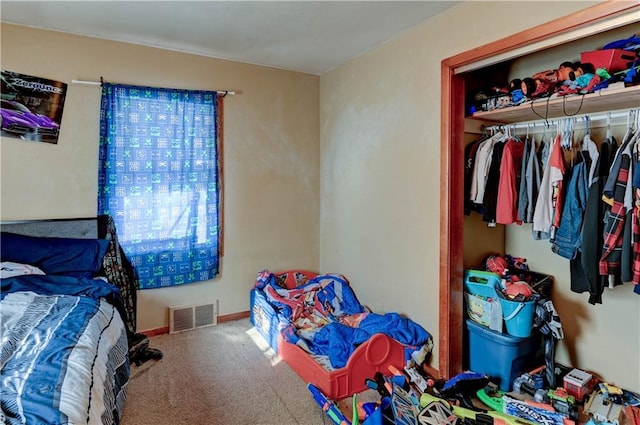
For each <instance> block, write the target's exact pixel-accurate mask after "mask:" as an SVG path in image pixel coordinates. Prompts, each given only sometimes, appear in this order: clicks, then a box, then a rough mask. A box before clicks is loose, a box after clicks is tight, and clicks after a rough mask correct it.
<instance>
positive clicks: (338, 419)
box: [307, 383, 351, 425]
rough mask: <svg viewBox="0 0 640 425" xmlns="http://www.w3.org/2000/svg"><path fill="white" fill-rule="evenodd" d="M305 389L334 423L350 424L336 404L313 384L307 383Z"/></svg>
mask: <svg viewBox="0 0 640 425" xmlns="http://www.w3.org/2000/svg"><path fill="white" fill-rule="evenodd" d="M307 389H308V390H309V392H311V394H312V395H313V399H314V400H315V401H316V403H318V405H319V406H320V407H321V408H322V411H323V412H324V413H325V414H326V415H327V416H328V417H329V419H331V421H333V423H334V424H335V425H351V422H350V421H349V420H348V419H347V418H346V417H345V416H344V415H343V414H342V412H341V411H340V409H339V408H338V406H336V404H335V403H334V402H333V401H331V400H329V399H328V398H327V397H326V396H325V395H324V394H322V391H320V390H319V389H318V387H316V386H315V385H313V384H311V383H309V384H307Z"/></svg>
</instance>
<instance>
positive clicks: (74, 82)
mask: <svg viewBox="0 0 640 425" xmlns="http://www.w3.org/2000/svg"><path fill="white" fill-rule="evenodd" d="M102 83H103V81H83V80H71V84H82V85H85V86H101V85H102ZM210 91H214V92H216V93H219V94H222V95H224V96H226V95H228V94H230V95H232V96H233V95H235V94H236V92H235V91H232V90H210Z"/></svg>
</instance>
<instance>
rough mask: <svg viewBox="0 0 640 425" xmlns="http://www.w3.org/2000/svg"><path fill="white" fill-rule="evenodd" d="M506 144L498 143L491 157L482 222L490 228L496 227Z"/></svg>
mask: <svg viewBox="0 0 640 425" xmlns="http://www.w3.org/2000/svg"><path fill="white" fill-rule="evenodd" d="M505 146H506V143H504V142H498V143H496V144H495V145H494V146H493V155H492V157H491V167H490V168H489V173H488V175H487V183H486V187H485V192H484V200H483V202H482V205H483V214H482V220H483V221H485V222H487V223H488V226H489V227H495V225H496V210H497V206H498V184H499V183H500V167H501V164H502V156H503V154H504V148H505Z"/></svg>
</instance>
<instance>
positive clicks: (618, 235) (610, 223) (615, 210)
mask: <svg viewBox="0 0 640 425" xmlns="http://www.w3.org/2000/svg"><path fill="white" fill-rule="evenodd" d="M630 166H631V157H630V156H629V154H628V153H626V154H625V153H624V152H623V153H622V158H621V163H620V171H618V177H617V179H616V185H615V190H614V192H613V205H612V206H611V211H609V214H608V216H607V222H606V224H605V229H604V245H603V247H602V257H600V274H601V275H603V276H604V275H610V274H619V273H620V264H621V260H622V233H623V230H624V224H625V218H626V214H627V209H626V208H625V206H624V196H625V192H626V189H627V183H628V179H629V168H630ZM634 268H635V267H634Z"/></svg>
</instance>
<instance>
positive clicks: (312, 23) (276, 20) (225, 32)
mask: <svg viewBox="0 0 640 425" xmlns="http://www.w3.org/2000/svg"><path fill="white" fill-rule="evenodd" d="M457 3H459V2H457V1H426V0H424V1H309V0H308V1H213V0H210V1H6V0H2V1H1V2H0V16H1V20H2V22H6V23H13V24H18V25H26V26H31V27H36V28H44V29H50V30H56V31H63V32H68V33H73V34H81V35H86V36H92V37H98V38H104V39H109V40H116V41H123V42H128V43H135V44H142V45H146V46H154V47H160V48H164V49H170V50H177V51H181V52H188V53H194V54H198V55H203V56H210V57H216V58H222V59H229V60H234V61H240V62H246V63H252V64H258V65H265V66H270V67H275V68H281V69H287V70H292V71H298V72H305V73H309V74H315V75H320V74H322V73H324V72H326V71H329V70H331V69H332V68H335V67H336V66H338V65H340V64H342V63H344V62H346V61H348V60H350V59H352V58H354V57H357V56H359V55H361V54H362V53H364V52H366V51H368V50H370V49H372V48H374V47H376V46H378V45H380V44H381V43H383V42H384V41H386V40H389V39H390V38H392V37H394V36H395V35H397V34H399V33H401V32H403V31H405V30H407V29H408V28H410V27H412V26H415V25H417V24H419V23H421V22H423V21H425V20H426V19H429V18H430V17H432V16H434V15H436V14H438V13H440V12H442V11H443V10H445V9H447V8H449V7H452V6H454V5H455V4H457Z"/></svg>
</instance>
